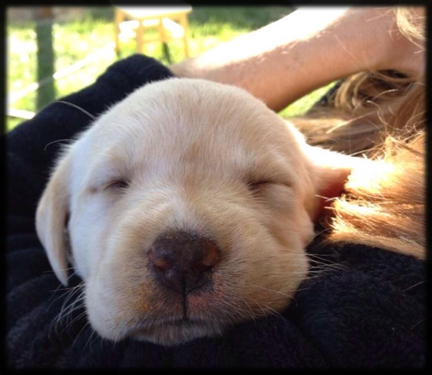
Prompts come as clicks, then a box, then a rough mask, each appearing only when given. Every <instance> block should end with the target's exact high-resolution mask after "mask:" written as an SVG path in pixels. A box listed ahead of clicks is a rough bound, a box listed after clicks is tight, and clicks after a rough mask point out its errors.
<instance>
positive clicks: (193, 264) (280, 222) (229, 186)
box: [37, 79, 340, 345]
mask: <svg viewBox="0 0 432 375" xmlns="http://www.w3.org/2000/svg"><path fill="white" fill-rule="evenodd" d="M308 150H309V148H308V146H306V144H305V143H304V141H303V139H302V138H301V136H299V134H298V133H297V131H296V130H295V129H294V128H293V127H291V126H290V125H287V124H286V123H285V122H284V121H282V120H281V119H280V118H279V117H278V116H277V115H276V114H274V113H273V112H272V111H270V110H269V109H267V107H266V106H265V105H264V104H263V103H261V102H260V101H258V100H256V99H254V98H253V97H251V96H250V95H249V94H247V93H246V92H244V91H242V90H240V89H237V88H233V87H230V86H226V85H221V84H216V83H211V82H207V81H202V80H192V79H170V80H166V81H162V82H158V83H153V84H150V85H147V86H145V87H143V88H141V89H139V90H137V91H136V92H134V93H133V94H131V95H130V96H129V97H128V98H126V99H125V100H124V101H123V102H121V103H119V104H117V105H116V106H114V107H113V108H112V109H110V110H109V111H108V112H107V113H105V114H104V115H103V116H102V117H101V118H100V119H98V120H97V121H96V122H95V124H94V125H93V126H92V127H91V128H90V129H89V130H88V131H86V132H85V133H83V134H82V135H81V136H80V137H79V139H78V140H77V141H76V142H75V143H74V144H73V145H72V146H70V147H69V148H68V149H67V150H66V151H65V153H64V155H63V156H62V158H61V159H60V161H59V163H58V165H57V168H56V169H55V171H54V174H53V176H52V178H51V181H50V183H49V184H48V187H47V189H46V191H45V193H44V195H43V197H42V199H41V202H40V204H39V207H38V212H37V231H38V234H39V237H40V239H41V241H42V243H43V244H44V247H45V248H46V250H47V254H48V257H49V259H50V262H51V264H52V266H53V269H54V271H55V272H56V274H57V276H58V277H59V279H60V280H61V281H62V282H63V283H64V284H66V283H67V275H66V271H65V269H66V267H67V261H66V257H68V258H69V260H70V262H71V263H72V264H73V266H74V268H75V270H76V272H77V273H78V274H79V275H80V276H81V277H82V278H83V279H84V280H85V282H86V284H85V285H86V286H85V302H86V308H87V313H88V317H89V320H90V322H91V324H92V326H93V328H94V329H95V330H96V331H97V332H98V333H99V334H100V335H101V336H102V337H104V338H108V339H112V340H121V339H123V338H125V337H135V338H139V339H143V340H147V341H152V342H155V343H160V344H164V345H173V344H178V343H181V342H185V341H188V340H191V339H193V338H196V337H202V336H212V335H217V334H221V333H222V332H223V331H224V329H225V328H227V327H229V326H230V325H232V324H234V323H237V322H240V321H243V320H247V319H252V318H256V317H260V316H263V315H265V314H267V313H269V312H273V311H275V310H276V311H280V310H282V309H284V308H286V306H287V305H288V304H289V302H290V300H291V299H292V296H293V294H294V292H295V290H296V289H297V287H298V286H299V284H300V283H301V281H302V280H303V279H304V278H305V276H306V273H307V259H306V256H305V251H304V248H305V245H306V244H307V242H308V241H309V240H310V239H311V237H312V234H313V229H312V228H313V226H312V220H311V217H312V216H313V215H314V211H315V208H316V197H315V194H317V193H318V192H319V185H320V184H323V180H322V178H321V177H322V176H323V173H322V170H323V169H322V168H320V167H319V166H317V165H316V164H314V163H313V162H312V161H311V157H310V155H309V154H308ZM320 176H321V177H320ZM338 178H340V176H339V177H338ZM65 229H66V231H65ZM65 232H67V233H68V237H69V239H70V244H69V245H68V244H67V243H66V240H65ZM68 247H69V249H68Z"/></svg>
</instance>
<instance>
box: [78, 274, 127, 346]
mask: <svg viewBox="0 0 432 375" xmlns="http://www.w3.org/2000/svg"><path fill="white" fill-rule="evenodd" d="M98 284H99V283H97V282H94V280H93V279H90V280H88V281H87V285H86V294H85V303H86V309H87V316H88V319H89V322H90V324H91V326H92V328H93V329H94V330H95V331H96V332H97V333H98V334H99V335H100V336H101V337H103V338H105V339H108V340H113V341H119V340H121V339H123V338H124V337H125V336H126V334H127V332H126V330H125V329H124V328H123V323H122V321H124V320H125V317H124V316H122V315H124V313H125V311H118V308H117V304H116V303H113V300H115V297H114V296H111V295H109V292H108V290H101V287H100V285H98ZM107 292H108V293H107Z"/></svg>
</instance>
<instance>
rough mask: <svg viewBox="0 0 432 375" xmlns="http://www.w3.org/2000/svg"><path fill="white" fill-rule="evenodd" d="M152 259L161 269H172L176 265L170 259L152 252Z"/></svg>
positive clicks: (164, 270)
mask: <svg viewBox="0 0 432 375" xmlns="http://www.w3.org/2000/svg"><path fill="white" fill-rule="evenodd" d="M149 255H150V260H151V261H152V263H153V265H154V266H155V267H156V268H157V269H158V270H160V271H163V272H166V271H169V270H170V269H172V268H173V267H174V266H173V264H172V263H170V262H169V261H168V260H166V259H165V258H162V257H158V256H155V255H154V253H153V252H152V251H151V252H150V254H149Z"/></svg>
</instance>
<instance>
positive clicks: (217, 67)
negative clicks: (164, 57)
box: [171, 7, 421, 111]
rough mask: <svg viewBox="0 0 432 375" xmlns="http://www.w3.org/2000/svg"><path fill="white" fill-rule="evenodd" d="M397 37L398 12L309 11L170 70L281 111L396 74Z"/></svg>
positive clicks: (409, 63) (360, 9)
mask: <svg viewBox="0 0 432 375" xmlns="http://www.w3.org/2000/svg"><path fill="white" fill-rule="evenodd" d="M383 29H384V30H392V32H382V30H383ZM396 31H397V26H396V19H395V15H394V11H393V8H376V7H375V8H364V7H359V8H333V7H327V8H304V9H302V10H298V11H296V12H294V13H292V14H290V15H288V16H287V17H284V18H282V19H281V20H279V21H277V22H274V23H272V24H270V25H268V26H266V27H263V28H262V29H259V30H257V31H255V32H252V33H249V34H246V35H244V36H241V37H239V38H236V39H234V40H232V41H229V42H227V43H224V44H222V45H220V46H219V47H217V48H215V49H213V50H211V51H208V52H206V53H204V54H203V55H201V56H199V57H197V58H194V59H189V60H186V61H184V62H182V63H180V64H176V65H174V66H172V67H171V69H172V71H173V72H174V73H175V74H176V75H178V76H183V77H196V78H205V79H210V80H213V81H217V82H222V83H229V84H233V85H236V86H240V87H243V88H245V89H246V90H248V91H249V92H251V93H252V94H253V95H255V96H256V97H258V98H260V99H261V100H263V101H264V102H265V103H266V104H267V105H268V106H269V107H270V108H272V109H273V110H275V111H278V110H280V109H282V108H284V107H285V106H287V105H288V104H289V103H291V102H293V101H295V100H296V99H298V98H300V97H301V96H303V95H305V94H306V93H308V92H310V91H312V90H314V89H316V88H319V87H321V86H323V85H325V84H327V83H329V82H332V81H334V80H336V79H338V78H341V77H345V76H348V75H350V74H353V73H356V72H359V71H366V70H380V69H392V68H393V67H392V66H391V65H392V63H393V60H394V59H392V58H391V56H393V55H395V52H394V51H392V47H394V42H395V41H396V42H398V43H399V44H401V43H402V38H404V37H402V36H401V35H400V34H398V33H397V32H396ZM404 39H406V38H404ZM407 42H408V41H407ZM409 43H410V42H409ZM411 44H412V43H411ZM417 60H418V61H415V62H412V61H411V60H408V61H407V62H406V63H405V65H406V66H404V67H402V68H405V69H406V70H410V69H411V70H412V69H414V70H415V69H419V66H420V65H421V61H420V56H417ZM413 64H415V66H414V67H413V66H411V65H413ZM396 68H397V67H396Z"/></svg>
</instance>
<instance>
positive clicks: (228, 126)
mask: <svg viewBox="0 0 432 375" xmlns="http://www.w3.org/2000/svg"><path fill="white" fill-rule="evenodd" d="M89 138H91V141H89V142H88V143H89V147H92V148H95V147H96V148H97V147H100V148H101V149H103V150H104V153H105V154H109V155H111V156H112V157H113V158H114V159H122V160H123V161H124V160H126V159H129V160H130V161H131V162H133V161H137V160H138V161H142V160H149V159H151V160H162V159H163V160H166V161H174V162H178V161H179V160H183V161H188V160H190V161H192V160H198V159H202V161H204V162H206V161H209V162H211V160H214V159H215V158H219V159H220V158H222V159H226V160H228V159H229V160H230V161H231V162H232V163H238V164H239V165H241V164H245V163H250V162H251V160H254V159H255V158H256V156H257V155H259V156H260V157H263V156H264V155H265V154H268V153H274V152H279V151H280V150H284V152H289V150H290V146H289V145H290V144H292V143H293V140H294V137H293V135H292V134H291V131H290V130H289V129H288V128H287V127H286V125H285V124H284V122H283V121H282V120H281V119H280V118H279V117H278V116H277V115H276V114H275V113H274V112H272V111H271V110H270V109H268V108H267V107H266V106H265V105H264V104H263V103H262V102H260V101H259V100H257V99H255V98H254V97H252V96H251V95H250V94H248V93H247V92H246V91H244V90H241V89H238V88H235V87H232V86H228V85H222V84H217V83H213V82H209V81H205V80H198V79H177V78H175V79H169V80H165V81H161V82H157V83H153V84H149V85H147V86H145V87H143V88H141V89H138V90H137V91H135V92H134V93H132V94H131V95H130V96H129V97H128V98H126V99H125V100H124V101H123V102H121V103H119V104H118V105H116V106H114V107H113V108H112V109H111V110H110V111H108V112H107V113H106V114H105V115H104V116H102V118H101V119H100V120H99V121H98V122H97V123H96V124H95V126H94V127H93V129H91V131H90V132H89ZM107 151H109V152H107ZM243 167H247V166H245V165H243Z"/></svg>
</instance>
